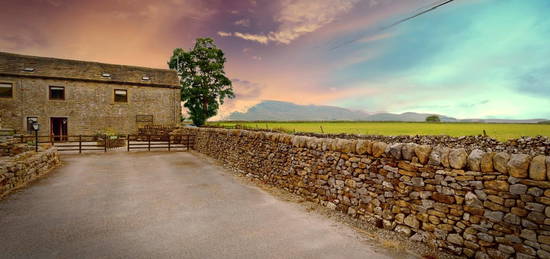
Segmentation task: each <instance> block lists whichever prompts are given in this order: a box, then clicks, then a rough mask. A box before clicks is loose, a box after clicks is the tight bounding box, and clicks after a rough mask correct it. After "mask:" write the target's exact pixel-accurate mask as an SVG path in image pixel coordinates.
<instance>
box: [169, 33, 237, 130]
mask: <svg viewBox="0 0 550 259" xmlns="http://www.w3.org/2000/svg"><path fill="white" fill-rule="evenodd" d="M225 60H226V59H225V57H224V54H223V51H222V50H221V49H219V48H218V47H216V45H215V44H214V40H213V39H211V38H198V39H197V41H196V43H195V46H194V47H193V49H190V50H189V51H185V50H183V49H181V48H177V49H174V52H173V54H172V57H171V58H170V60H169V61H168V66H169V67H170V69H175V70H176V71H177V72H178V75H179V76H180V83H181V100H182V101H183V102H184V106H185V107H186V108H187V109H188V110H189V116H190V118H191V120H192V121H193V124H195V125H197V126H201V125H204V123H205V122H206V120H207V119H208V118H210V117H212V116H215V115H216V114H217V113H218V109H219V108H220V105H222V104H223V101H224V99H225V98H226V97H228V98H234V97H235V94H234V93H233V87H232V86H231V80H229V79H228V78H227V77H226V76H225V72H224V71H223V69H224V63H225Z"/></svg>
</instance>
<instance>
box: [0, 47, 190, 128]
mask: <svg viewBox="0 0 550 259" xmlns="http://www.w3.org/2000/svg"><path fill="white" fill-rule="evenodd" d="M25 69H33V71H26V70H25ZM107 75H108V76H107ZM0 84H4V85H6V84H8V85H11V86H12V88H13V96H12V97H11V98H6V97H1V98H0V121H2V126H3V127H4V128H10V129H15V130H17V132H18V133H27V124H26V121H27V118H28V117H37V118H38V123H39V124H40V125H41V130H40V134H41V135H49V134H50V133H51V132H50V122H51V121H50V118H52V117H56V118H66V119H67V126H68V134H69V135H78V134H86V135H90V134H96V133H99V132H103V131H105V130H110V131H115V132H117V133H121V134H135V133H136V132H137V130H138V128H139V127H141V126H143V125H148V124H158V125H170V126H174V125H176V124H177V123H179V121H180V116H181V106H180V86H179V80H178V77H177V75H176V72H175V71H171V70H166V69H155V68H143V67H134V66H123V65H112V64H104V63H97V62H86V61H78V60H65V59H56V58H45V57H34V56H24V55H17V54H11V53H3V52H0ZM51 86H55V87H63V88H64V98H63V99H51V98H50V96H49V87H51ZM115 89H116V90H126V91H127V102H116V101H115V98H114V95H115V94H114V91H115ZM144 119H145V120H144Z"/></svg>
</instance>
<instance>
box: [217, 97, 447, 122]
mask: <svg viewBox="0 0 550 259" xmlns="http://www.w3.org/2000/svg"><path fill="white" fill-rule="evenodd" d="M430 115H433V114H427V113H426V114H424V113H414V112H406V113H402V114H393V113H377V114H368V113H366V112H363V111H353V110H349V109H345V108H341V107H335V106H326V105H298V104H294V103H289V102H280V101H263V102H261V103H259V104H257V105H255V106H253V107H251V108H250V109H248V111H246V112H244V113H243V112H233V113H231V114H230V115H229V116H228V117H227V118H225V119H224V120H231V121H335V120H343V121H346V120H347V121H425V120H426V117H428V116H430ZM439 116H440V118H441V120H442V121H456V119H455V118H451V117H447V116H442V115H439Z"/></svg>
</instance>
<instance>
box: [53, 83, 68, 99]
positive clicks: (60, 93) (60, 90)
mask: <svg viewBox="0 0 550 259" xmlns="http://www.w3.org/2000/svg"><path fill="white" fill-rule="evenodd" d="M50 100H65V87H63V86H50Z"/></svg>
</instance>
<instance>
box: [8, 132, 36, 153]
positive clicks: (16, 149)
mask: <svg viewBox="0 0 550 259" xmlns="http://www.w3.org/2000/svg"><path fill="white" fill-rule="evenodd" d="M33 149H34V147H32V146H29V145H27V144H21V143H19V141H18V139H15V138H13V137H11V136H0V157H3V156H15V155H18V154H20V153H23V152H27V151H30V150H33Z"/></svg>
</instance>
